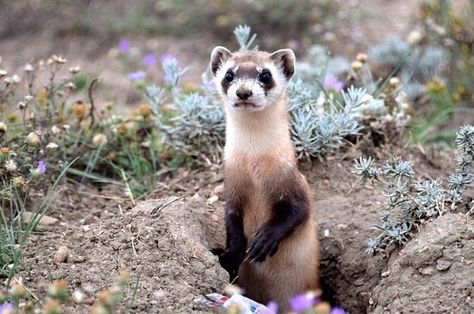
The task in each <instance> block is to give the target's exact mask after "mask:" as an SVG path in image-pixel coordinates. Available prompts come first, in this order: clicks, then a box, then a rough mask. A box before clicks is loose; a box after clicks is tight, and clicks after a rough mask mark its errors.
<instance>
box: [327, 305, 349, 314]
mask: <svg viewBox="0 0 474 314" xmlns="http://www.w3.org/2000/svg"><path fill="white" fill-rule="evenodd" d="M329 314H346V311H345V310H344V309H343V308H342V307H339V306H336V307H333V308H332V309H331V312H329Z"/></svg>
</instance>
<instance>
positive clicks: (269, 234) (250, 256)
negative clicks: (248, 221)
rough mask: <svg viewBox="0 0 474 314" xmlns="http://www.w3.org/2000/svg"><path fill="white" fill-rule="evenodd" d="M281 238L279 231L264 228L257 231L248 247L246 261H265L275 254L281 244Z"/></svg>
mask: <svg viewBox="0 0 474 314" xmlns="http://www.w3.org/2000/svg"><path fill="white" fill-rule="evenodd" d="M280 242H281V238H280V235H279V234H278V233H277V232H274V231H271V230H270V229H267V228H262V229H261V230H259V231H258V232H257V234H256V235H255V237H254V238H253V240H252V241H251V242H250V245H249V247H248V249H247V257H246V258H245V260H246V261H249V262H263V261H265V260H266V259H267V257H268V256H273V255H274V254H275V253H276V252H277V250H278V247H279V245H280Z"/></svg>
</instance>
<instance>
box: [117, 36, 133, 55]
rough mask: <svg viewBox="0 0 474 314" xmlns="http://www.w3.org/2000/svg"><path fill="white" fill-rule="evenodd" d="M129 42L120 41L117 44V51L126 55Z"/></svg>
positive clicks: (125, 40)
mask: <svg viewBox="0 0 474 314" xmlns="http://www.w3.org/2000/svg"><path fill="white" fill-rule="evenodd" d="M130 46H131V45H130V41H128V40H127V39H121V40H120V41H119V44H118V51H119V52H121V53H127V52H128V51H129V50H130Z"/></svg>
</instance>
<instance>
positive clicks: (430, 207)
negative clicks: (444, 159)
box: [353, 125, 474, 254]
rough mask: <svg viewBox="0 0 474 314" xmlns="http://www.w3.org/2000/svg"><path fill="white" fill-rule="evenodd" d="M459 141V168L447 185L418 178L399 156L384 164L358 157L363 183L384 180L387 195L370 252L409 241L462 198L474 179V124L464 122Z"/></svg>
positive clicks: (368, 245) (357, 162)
mask: <svg viewBox="0 0 474 314" xmlns="http://www.w3.org/2000/svg"><path fill="white" fill-rule="evenodd" d="M456 145H457V149H458V153H457V154H456V158H455V160H456V165H457V168H456V171H455V173H454V174H452V175H451V176H450V177H449V178H448V183H449V184H448V186H447V188H445V187H443V181H442V180H441V179H435V180H433V179H431V180H425V179H417V178H416V174H415V171H414V169H413V166H412V164H411V163H410V162H408V161H403V160H401V159H400V158H399V157H397V158H391V159H390V160H389V161H387V162H386V163H385V165H384V166H383V167H377V166H376V165H375V161H374V159H373V158H371V157H360V158H359V159H357V160H356V161H355V165H354V170H353V172H354V173H355V174H356V175H358V176H359V177H360V178H361V181H362V182H363V183H364V182H366V181H372V182H378V183H380V184H382V185H383V186H384V190H385V197H386V199H387V202H386V205H385V208H384V212H383V215H382V217H381V219H380V223H379V224H378V225H376V226H374V229H376V230H379V231H381V232H380V233H379V235H378V236H376V237H375V238H370V239H369V240H368V241H367V252H368V253H370V254H374V253H377V252H386V251H387V249H388V248H389V247H391V246H392V245H393V244H397V245H401V244H403V243H405V242H406V241H407V240H409V239H410V238H411V236H412V235H413V234H414V233H415V232H416V230H417V227H418V225H420V224H421V223H422V222H423V221H425V220H427V219H430V218H434V217H437V216H439V215H441V214H442V213H444V212H446V211H448V210H453V209H455V208H456V207H457V205H458V204H459V203H460V202H461V201H462V197H463V193H464V192H465V191H466V189H467V188H468V187H470V186H472V182H473V169H472V164H473V159H474V126H472V125H466V126H463V127H462V128H461V129H460V130H459V131H458V132H457V136H456Z"/></svg>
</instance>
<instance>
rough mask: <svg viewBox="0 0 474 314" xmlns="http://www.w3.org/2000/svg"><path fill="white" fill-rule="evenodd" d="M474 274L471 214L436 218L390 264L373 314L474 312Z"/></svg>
mask: <svg viewBox="0 0 474 314" xmlns="http://www.w3.org/2000/svg"><path fill="white" fill-rule="evenodd" d="M473 273H474V225H473V223H472V218H471V217H467V216H466V215H464V214H446V215H444V216H441V217H438V218H437V219H435V220H434V221H433V222H430V223H428V224H426V226H425V227H424V228H423V229H422V230H421V231H420V233H419V234H418V235H417V236H416V237H415V238H414V239H413V240H412V241H410V242H409V243H408V244H407V245H406V247H405V248H404V249H403V250H401V251H400V254H399V256H398V257H397V258H396V260H395V261H394V262H393V263H391V265H390V266H389V267H388V270H387V272H385V274H388V276H387V277H385V278H383V279H382V280H381V281H380V283H379V284H378V285H377V287H376V288H375V289H374V291H373V294H372V302H373V306H372V307H371V308H370V310H369V313H466V314H467V313H474V277H473Z"/></svg>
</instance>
